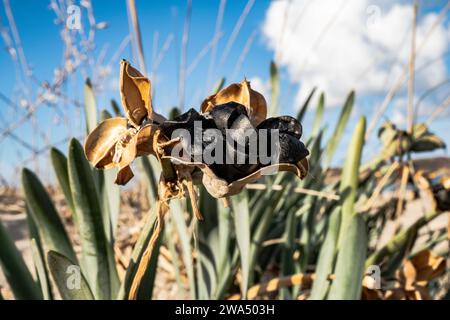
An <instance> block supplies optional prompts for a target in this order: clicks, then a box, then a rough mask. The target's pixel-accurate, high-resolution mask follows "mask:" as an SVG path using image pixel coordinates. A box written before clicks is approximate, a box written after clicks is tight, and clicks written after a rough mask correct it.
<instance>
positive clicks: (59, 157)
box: [50, 148, 75, 213]
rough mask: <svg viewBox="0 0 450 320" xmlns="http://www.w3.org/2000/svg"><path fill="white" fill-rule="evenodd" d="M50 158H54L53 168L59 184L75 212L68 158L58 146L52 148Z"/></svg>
mask: <svg viewBox="0 0 450 320" xmlns="http://www.w3.org/2000/svg"><path fill="white" fill-rule="evenodd" d="M50 158H51V160H52V164H53V170H54V171H55V175H56V178H57V179H58V183H59V186H60V187H61V190H62V191H63V194H64V197H65V198H66V202H67V204H68V205H69V207H70V209H71V210H72V213H74V211H75V210H74V206H73V199H72V191H71V190H70V183H69V172H68V169H67V158H66V156H65V155H64V154H63V153H62V152H61V151H59V150H58V149H56V148H52V149H51V150H50Z"/></svg>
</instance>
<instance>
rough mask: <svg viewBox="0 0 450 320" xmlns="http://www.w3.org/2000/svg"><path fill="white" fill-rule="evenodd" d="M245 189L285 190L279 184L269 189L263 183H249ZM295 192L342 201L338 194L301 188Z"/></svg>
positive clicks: (295, 189)
mask: <svg viewBox="0 0 450 320" xmlns="http://www.w3.org/2000/svg"><path fill="white" fill-rule="evenodd" d="M245 187H246V188H247V189H251V190H265V189H267V188H270V189H271V190H274V191H282V190H284V189H285V187H284V186H282V185H279V184H274V185H271V186H270V187H267V185H265V184H263V183H249V184H247V185H246V186H245ZM293 191H294V192H295V193H302V194H307V195H310V196H315V197H319V198H326V199H330V200H336V201H338V200H339V199H340V196H339V195H337V194H334V193H329V192H323V191H317V190H311V189H305V188H300V187H297V188H294V189H293Z"/></svg>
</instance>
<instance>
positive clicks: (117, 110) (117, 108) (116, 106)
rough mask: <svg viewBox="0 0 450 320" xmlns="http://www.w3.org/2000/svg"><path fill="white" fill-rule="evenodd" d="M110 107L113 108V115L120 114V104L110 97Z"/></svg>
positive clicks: (118, 115)
mask: <svg viewBox="0 0 450 320" xmlns="http://www.w3.org/2000/svg"><path fill="white" fill-rule="evenodd" d="M111 108H112V109H113V112H114V116H115V117H121V116H122V109H121V108H120V106H119V104H118V103H117V101H116V100H114V99H111Z"/></svg>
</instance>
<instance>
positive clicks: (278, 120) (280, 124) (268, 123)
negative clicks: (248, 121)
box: [257, 116, 303, 139]
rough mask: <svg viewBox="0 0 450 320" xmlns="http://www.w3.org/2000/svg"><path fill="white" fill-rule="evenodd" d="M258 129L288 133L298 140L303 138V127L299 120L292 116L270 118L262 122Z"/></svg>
mask: <svg viewBox="0 0 450 320" xmlns="http://www.w3.org/2000/svg"><path fill="white" fill-rule="evenodd" d="M257 129H258V130H259V129H268V130H277V129H278V130H279V131H280V132H281V133H288V134H290V135H293V136H294V137H296V138H297V139H300V138H301V137H302V131H303V129H302V125H301V124H300V122H298V121H297V119H295V118H293V117H290V116H281V117H273V118H268V119H266V120H264V121H263V122H261V123H260V124H259V125H258V127H257Z"/></svg>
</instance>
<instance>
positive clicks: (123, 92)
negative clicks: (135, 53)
mask: <svg viewBox="0 0 450 320" xmlns="http://www.w3.org/2000/svg"><path fill="white" fill-rule="evenodd" d="M120 96H121V99H122V105H123V107H124V109H125V114H126V115H127V118H128V119H129V120H130V122H131V123H132V124H133V125H134V126H135V127H138V126H139V125H140V124H141V122H142V120H143V119H144V118H145V117H146V116H147V115H152V112H153V110H152V100H151V83H150V80H148V79H147V78H146V77H144V76H143V75H142V74H141V73H140V72H139V71H138V70H136V69H135V68H133V67H132V66H131V65H130V64H129V62H128V61H126V60H122V62H121V63H120Z"/></svg>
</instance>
